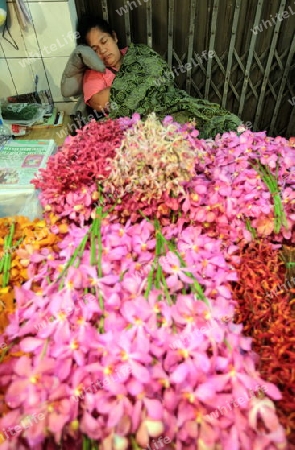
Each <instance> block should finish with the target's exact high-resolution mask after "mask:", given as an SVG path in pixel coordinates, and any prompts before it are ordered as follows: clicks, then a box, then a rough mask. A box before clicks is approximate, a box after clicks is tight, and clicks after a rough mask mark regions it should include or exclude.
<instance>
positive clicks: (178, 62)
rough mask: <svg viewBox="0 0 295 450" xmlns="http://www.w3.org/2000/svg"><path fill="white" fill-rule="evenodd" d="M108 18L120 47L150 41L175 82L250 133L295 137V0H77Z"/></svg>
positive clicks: (79, 5)
mask: <svg viewBox="0 0 295 450" xmlns="http://www.w3.org/2000/svg"><path fill="white" fill-rule="evenodd" d="M76 7H77V11H78V16H80V15H81V14H82V13H85V12H87V13H91V14H96V15H100V16H103V17H104V18H105V19H107V20H109V22H110V23H111V24H112V26H113V28H114V30H115V31H116V32H117V35H118V37H119V40H120V43H121V46H122V47H123V46H125V45H128V44H129V43H130V42H131V41H132V42H135V43H145V44H148V45H149V46H151V47H152V48H154V49H155V50H156V51H157V52H158V53H160V54H161V55H162V56H163V58H165V59H166V60H167V62H168V64H169V65H170V67H171V68H172V69H173V71H174V73H175V81H176V84H177V85H178V86H179V87H181V88H182V89H185V90H186V91H187V92H188V93H190V94H191V95H193V96H195V97H199V98H206V99H208V100H210V101H213V102H216V103H219V104H220V105H222V106H223V107H226V108H227V109H228V110H230V111H232V112H234V113H235V114H237V115H238V116H239V117H241V119H242V120H243V121H244V122H248V124H249V125H250V126H252V127H253V128H252V129H253V130H255V131H257V130H267V132H268V134H270V135H282V136H286V137H290V136H291V135H295V56H294V55H295V1H294V0H133V1H130V0H129V1H126V0H76Z"/></svg>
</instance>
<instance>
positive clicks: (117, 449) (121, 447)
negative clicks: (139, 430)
mask: <svg viewBox="0 0 295 450" xmlns="http://www.w3.org/2000/svg"><path fill="white" fill-rule="evenodd" d="M113 448H114V450H127V449H128V440H127V439H126V438H125V437H122V436H118V435H116V434H115V436H114V443H113Z"/></svg>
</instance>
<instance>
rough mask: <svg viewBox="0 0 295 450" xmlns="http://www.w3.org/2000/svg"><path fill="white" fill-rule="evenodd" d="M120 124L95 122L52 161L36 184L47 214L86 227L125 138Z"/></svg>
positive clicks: (39, 174)
mask: <svg viewBox="0 0 295 450" xmlns="http://www.w3.org/2000/svg"><path fill="white" fill-rule="evenodd" d="M123 131H124V126H123V124H121V123H120V121H119V120H107V121H105V122H100V123H97V122H95V121H94V120H93V121H91V122H90V123H89V124H88V125H86V126H85V127H84V128H83V130H77V133H78V135H77V136H76V137H75V138H72V139H70V140H69V141H68V142H67V144H65V145H64V146H63V147H62V149H61V150H60V151H59V152H57V153H56V154H55V155H53V156H51V157H50V158H49V161H48V164H47V167H46V169H40V171H39V173H38V177H37V178H36V179H35V180H33V181H32V183H33V184H34V186H35V187H36V188H37V189H41V195H40V200H41V204H42V206H43V207H44V209H45V212H46V213H47V215H46V216H48V213H49V212H50V213H53V214H54V215H58V216H59V217H67V218H70V219H71V220H73V221H76V222H77V223H79V224H80V225H83V223H84V222H85V220H88V219H89V218H90V215H91V211H93V208H94V205H95V203H96V200H97V186H96V182H97V180H101V179H103V178H104V177H106V176H107V175H108V174H109V171H110V170H109V168H108V165H109V161H110V159H111V158H113V157H114V156H115V150H116V148H117V147H119V146H120V144H121V141H122V138H123Z"/></svg>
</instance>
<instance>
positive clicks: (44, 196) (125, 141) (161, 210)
mask: <svg viewBox="0 0 295 450" xmlns="http://www.w3.org/2000/svg"><path fill="white" fill-rule="evenodd" d="M89 135H90V137H89ZM100 136H103V139H102V144H101V141H99V145H96V146H95V145H94V142H95V141H96V140H97V139H100ZM110 149H111V150H110ZM86 161H88V162H87V163H86ZM95 161H97V162H95ZM294 166H295V152H294V150H293V148H292V145H291V143H290V142H289V141H287V140H286V139H284V138H282V137H278V138H270V137H267V136H266V134H265V133H253V132H251V131H249V130H246V129H244V128H240V130H239V133H234V132H229V133H224V134H223V135H222V136H219V135H217V137H216V138H215V139H214V140H211V141H210V140H200V139H198V131H197V130H196V129H195V128H194V126H193V124H177V123H175V122H173V119H172V118H171V117H169V116H168V117H166V119H164V121H163V122H162V123H160V122H159V121H158V119H157V118H156V116H155V115H154V114H152V115H151V116H150V117H149V118H148V119H147V120H146V121H145V122H143V121H141V120H140V116H139V115H138V114H137V115H134V116H133V118H132V119H125V118H124V119H118V120H116V121H111V120H109V121H106V122H103V123H101V124H96V123H94V122H93V123H91V124H90V125H88V126H86V127H85V128H84V129H83V130H81V131H79V135H78V136H77V137H75V138H73V139H72V141H71V144H69V145H67V146H65V148H64V149H63V150H62V152H61V154H60V155H59V153H58V154H57V155H55V156H54V157H53V158H52V160H51V162H50V164H49V166H48V168H47V169H44V170H43V172H42V174H41V176H40V178H39V179H38V180H37V181H35V184H36V186H37V187H39V188H41V189H42V193H41V200H42V204H43V206H44V207H45V211H52V212H54V213H55V214H56V215H57V216H59V217H69V218H70V219H71V220H74V221H76V222H77V223H80V224H84V223H87V220H88V219H89V218H90V217H91V213H92V214H93V213H94V209H95V207H96V205H97V200H98V196H99V191H101V192H102V195H103V197H104V202H105V206H106V207H107V208H108V209H110V208H113V209H114V214H113V217H114V219H115V220H117V219H118V220H119V221H121V222H126V221H127V220H128V218H129V217H131V220H132V221H133V222H135V221H136V220H140V219H141V218H142V216H141V214H140V213H139V211H142V212H143V214H144V215H145V216H146V217H149V218H155V217H156V218H158V219H159V220H160V222H161V223H162V224H163V225H166V224H167V225H168V226H169V225H170V224H171V222H174V223H175V222H176V221H177V220H178V219H179V218H181V220H182V221H183V222H184V223H185V224H186V225H189V224H192V225H200V226H202V227H205V228H206V230H207V233H208V234H209V235H210V236H212V237H218V238H219V237H220V238H221V239H224V240H226V241H231V242H238V241H240V240H246V241H250V240H251V239H252V238H253V236H268V237H269V238H270V239H276V240H277V241H282V240H284V239H285V240H289V241H291V242H294V240H295V234H294V231H292V230H293V228H294V223H295V210H294V202H295V190H294V186H295V174H294V171H293V168H294ZM62 167H63V168H64V169H63V170H65V171H67V176H65V177H64V178H63V177H61V179H59V178H57V179H56V173H57V172H59V171H60V170H61V168H62ZM65 167H68V170H67V169H65ZM85 167H87V170H85ZM98 167H99V168H98ZM79 168H80V169H79ZM102 168H103V169H102ZM83 171H84V172H83ZM80 172H81V173H82V172H83V173H85V174H87V177H88V178H87V180H86V178H85V177H86V175H84V176H83V177H80ZM101 175H103V176H104V177H103V178H102V177H101ZM55 179H56V181H55ZM97 181H99V186H98V183H97Z"/></svg>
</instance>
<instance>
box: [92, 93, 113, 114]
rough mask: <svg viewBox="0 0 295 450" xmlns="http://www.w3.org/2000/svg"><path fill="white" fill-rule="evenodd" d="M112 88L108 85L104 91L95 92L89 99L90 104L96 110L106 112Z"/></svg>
mask: <svg viewBox="0 0 295 450" xmlns="http://www.w3.org/2000/svg"><path fill="white" fill-rule="evenodd" d="M110 91H111V88H110V87H107V88H105V89H103V90H102V91H100V92H98V93H97V94H94V95H93V96H92V97H91V99H90V100H89V102H88V104H89V106H90V107H91V108H92V109H94V110H95V111H101V112H104V111H105V110H106V109H108V107H109V102H110Z"/></svg>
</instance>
